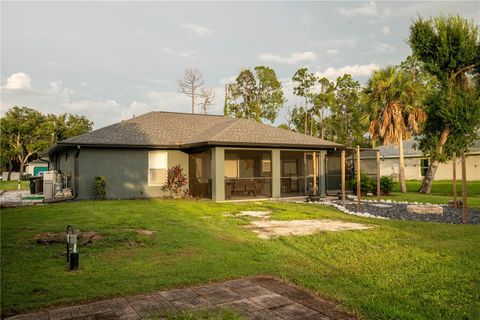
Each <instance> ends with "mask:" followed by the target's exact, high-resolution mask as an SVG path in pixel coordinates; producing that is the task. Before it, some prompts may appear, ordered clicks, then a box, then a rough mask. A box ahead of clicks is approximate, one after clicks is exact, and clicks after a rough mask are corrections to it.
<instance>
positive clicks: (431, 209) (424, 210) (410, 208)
mask: <svg viewBox="0 0 480 320" xmlns="http://www.w3.org/2000/svg"><path fill="white" fill-rule="evenodd" d="M407 212H408V213H416V214H443V208H442V207H440V206H434V205H431V204H426V205H421V204H420V205H418V204H411V205H407Z"/></svg>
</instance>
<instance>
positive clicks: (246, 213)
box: [237, 211, 272, 219]
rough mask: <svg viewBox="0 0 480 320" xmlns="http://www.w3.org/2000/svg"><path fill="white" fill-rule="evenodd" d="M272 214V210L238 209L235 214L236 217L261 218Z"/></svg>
mask: <svg viewBox="0 0 480 320" xmlns="http://www.w3.org/2000/svg"><path fill="white" fill-rule="evenodd" d="M270 214H272V211H240V213H239V214H237V217H245V216H247V217H253V218H261V219H268V218H270V217H269V215H270Z"/></svg>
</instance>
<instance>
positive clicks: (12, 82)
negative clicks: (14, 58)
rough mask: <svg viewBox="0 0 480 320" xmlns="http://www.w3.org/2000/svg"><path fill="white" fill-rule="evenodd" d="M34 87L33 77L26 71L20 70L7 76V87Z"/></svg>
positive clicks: (17, 88)
mask: <svg viewBox="0 0 480 320" xmlns="http://www.w3.org/2000/svg"><path fill="white" fill-rule="evenodd" d="M31 87H32V79H31V78H30V76H29V75H28V74H26V73H24V72H18V73H14V74H12V75H11V76H10V77H8V78H7V83H6V84H5V89H12V90H19V89H30V88H31Z"/></svg>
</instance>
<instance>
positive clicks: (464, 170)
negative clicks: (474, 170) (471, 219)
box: [462, 153, 468, 223]
mask: <svg viewBox="0 0 480 320" xmlns="http://www.w3.org/2000/svg"><path fill="white" fill-rule="evenodd" d="M462 211H463V215H462V220H463V223H467V222H468V215H467V163H466V161H465V153H462Z"/></svg>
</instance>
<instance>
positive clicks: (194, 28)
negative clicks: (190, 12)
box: [181, 23, 213, 37]
mask: <svg viewBox="0 0 480 320" xmlns="http://www.w3.org/2000/svg"><path fill="white" fill-rule="evenodd" d="M181 26H182V27H183V28H185V29H187V30H188V31H190V32H193V33H195V34H196V35H198V36H200V37H205V36H208V35H209V34H211V33H212V32H213V31H212V30H210V29H208V28H206V27H204V26H200V25H198V24H193V23H187V24H182V25H181Z"/></svg>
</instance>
